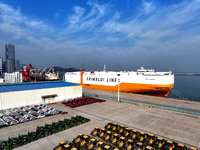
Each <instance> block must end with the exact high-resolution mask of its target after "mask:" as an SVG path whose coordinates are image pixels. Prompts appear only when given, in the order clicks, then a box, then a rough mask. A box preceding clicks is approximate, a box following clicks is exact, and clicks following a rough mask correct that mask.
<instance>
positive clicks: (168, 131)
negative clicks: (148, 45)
mask: <svg viewBox="0 0 200 150" xmlns="http://www.w3.org/2000/svg"><path fill="white" fill-rule="evenodd" d="M83 92H84V93H86V92H92V93H93V94H94V90H90V89H83ZM96 92H98V93H96V94H105V93H106V91H98V90H97V91H96ZM107 94H108V93H107ZM121 98H129V99H133V100H134V101H135V100H138V101H147V102H151V103H153V102H154V103H159V104H162V105H172V104H175V105H176V106H177V107H179V106H181V108H189V109H193V110H199V109H200V107H199V106H200V104H199V103H197V102H187V101H181V100H174V101H173V102H172V101H169V100H168V99H166V98H164V99H163V98H158V97H148V96H140V95H135V96H134V95H130V94H127V93H124V94H122V93H121ZM171 103H172V104H171ZM51 106H53V107H57V108H59V109H62V110H65V111H67V112H68V114H63V115H62V114H59V115H54V116H50V117H46V118H42V119H38V120H34V121H29V122H26V123H21V124H18V125H13V126H9V127H5V128H1V129H0V140H5V139H7V138H8V137H16V136H18V135H19V134H26V133H28V131H35V129H36V127H37V126H42V125H45V124H46V123H52V122H53V121H58V120H63V119H64V118H71V116H76V115H81V116H83V117H86V118H90V119H91V121H90V122H89V123H85V124H82V125H80V126H77V127H73V128H71V129H68V130H65V131H62V132H59V133H56V134H53V135H51V136H48V137H45V138H43V139H40V140H37V141H35V142H32V143H29V144H27V145H24V146H22V147H19V148H16V149H17V150H34V149H37V150H40V149H41V150H42V149H49V150H50V149H53V148H54V147H55V146H57V145H58V144H59V142H60V141H63V140H64V141H65V140H68V141H72V140H73V139H74V138H75V137H76V136H77V135H78V133H84V134H87V135H89V134H90V132H91V131H92V130H93V129H94V128H95V127H96V126H98V127H101V128H102V127H104V126H105V125H106V124H107V123H108V121H112V122H117V123H119V124H123V125H125V126H127V127H129V128H131V129H136V130H138V131H143V132H145V133H153V134H155V135H157V136H160V137H163V138H165V139H168V140H172V141H176V142H178V143H183V144H186V145H191V146H195V147H197V148H200V142H199V141H200V128H199V125H200V116H198V115H191V114H186V113H180V112H174V111H168V110H162V109H157V108H149V107H146V106H140V105H134V104H129V103H122V102H116V101H112V100H107V101H106V102H103V103H93V104H89V105H85V106H81V107H76V108H69V107H66V106H65V105H63V104H61V103H56V104H52V105H51ZM173 106H174V105H173Z"/></svg>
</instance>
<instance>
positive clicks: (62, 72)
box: [47, 66, 80, 80]
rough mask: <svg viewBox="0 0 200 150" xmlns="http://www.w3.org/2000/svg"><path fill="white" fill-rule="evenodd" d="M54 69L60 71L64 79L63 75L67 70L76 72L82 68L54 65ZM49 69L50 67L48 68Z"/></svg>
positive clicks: (60, 76) (60, 75)
mask: <svg viewBox="0 0 200 150" xmlns="http://www.w3.org/2000/svg"><path fill="white" fill-rule="evenodd" d="M53 68H54V71H55V72H58V73H59V78H60V79H61V80H62V79H63V76H64V74H65V72H76V71H80V69H78V68H63V67H59V66H53ZM47 70H49V69H47Z"/></svg>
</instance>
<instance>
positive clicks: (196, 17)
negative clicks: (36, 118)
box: [0, 0, 200, 72]
mask: <svg viewBox="0 0 200 150" xmlns="http://www.w3.org/2000/svg"><path fill="white" fill-rule="evenodd" d="M7 43H12V44H14V45H15V53H16V59H19V60H20V63H23V64H30V63H31V64H32V65H33V66H35V67H40V66H43V68H44V67H45V66H47V67H51V66H61V67H65V68H69V67H76V68H81V69H86V70H102V69H103V66H104V64H106V66H107V69H108V70H116V71H119V70H125V69H126V70H134V71H136V69H138V68H140V67H141V66H143V67H145V68H152V69H155V70H156V71H169V70H172V71H173V72H200V67H199V66H200V0H0V57H3V58H5V44H7Z"/></svg>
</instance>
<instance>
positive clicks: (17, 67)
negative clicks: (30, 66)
mask: <svg viewBox="0 0 200 150" xmlns="http://www.w3.org/2000/svg"><path fill="white" fill-rule="evenodd" d="M16 71H20V62H19V60H17V61H16Z"/></svg>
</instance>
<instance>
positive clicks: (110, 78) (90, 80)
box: [65, 67, 174, 97]
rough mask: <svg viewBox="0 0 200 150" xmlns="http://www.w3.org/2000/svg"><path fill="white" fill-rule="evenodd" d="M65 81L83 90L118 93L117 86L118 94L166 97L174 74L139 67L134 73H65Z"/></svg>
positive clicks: (170, 88)
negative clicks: (127, 93)
mask: <svg viewBox="0 0 200 150" xmlns="http://www.w3.org/2000/svg"><path fill="white" fill-rule="evenodd" d="M65 81H67V82H73V83H77V84H81V85H82V86H83V87H85V88H94V89H100V90H109V91H118V86H119V89H120V92H131V93H141V94H149V95H156V96H163V97H166V96H167V95H168V94H169V92H170V91H171V90H172V89H173V87H174V74H172V72H171V71H169V72H155V70H154V69H144V68H143V67H141V68H140V69H138V70H137V71H136V72H134V71H124V72H123V71H121V72H113V71H90V72H86V71H80V72H66V73H65Z"/></svg>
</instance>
